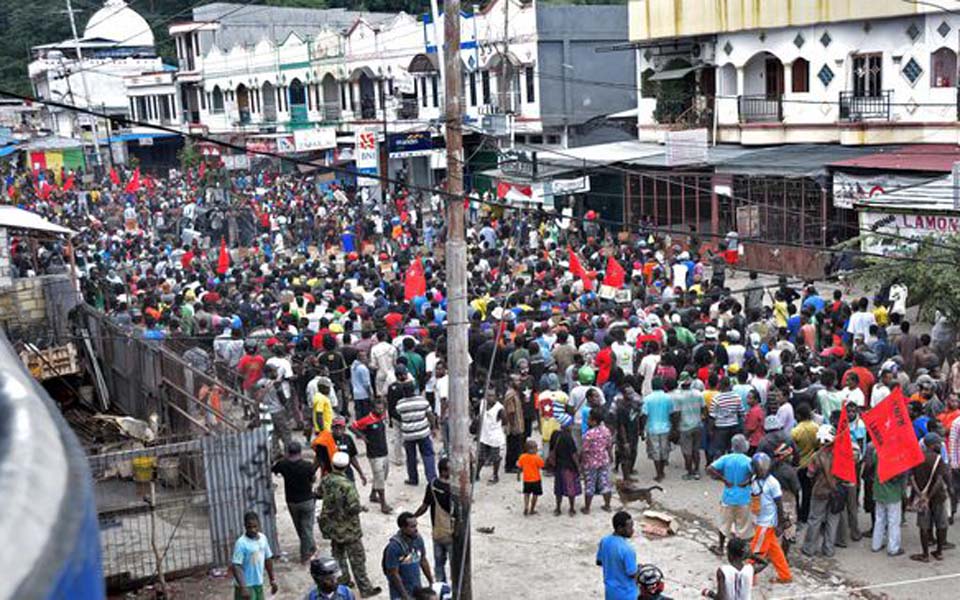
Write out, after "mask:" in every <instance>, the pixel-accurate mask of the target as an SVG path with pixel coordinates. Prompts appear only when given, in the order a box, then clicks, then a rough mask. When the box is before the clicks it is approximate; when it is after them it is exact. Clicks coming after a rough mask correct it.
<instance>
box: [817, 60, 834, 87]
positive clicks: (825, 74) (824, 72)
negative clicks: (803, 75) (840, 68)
mask: <svg viewBox="0 0 960 600" xmlns="http://www.w3.org/2000/svg"><path fill="white" fill-rule="evenodd" d="M817 79H819V80H820V83H822V84H823V87H830V82H831V81H833V69H831V68H830V65H823V67H821V68H820V71H818V72H817Z"/></svg>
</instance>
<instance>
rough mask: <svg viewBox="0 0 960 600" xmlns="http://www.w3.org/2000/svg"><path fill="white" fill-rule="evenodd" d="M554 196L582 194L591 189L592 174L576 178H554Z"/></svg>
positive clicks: (552, 185)
mask: <svg viewBox="0 0 960 600" xmlns="http://www.w3.org/2000/svg"><path fill="white" fill-rule="evenodd" d="M551 187H552V190H553V195H554V196H563V195H567V194H582V193H584V192H589V191H590V176H589V175H584V176H583V177H577V178H576V179H554V180H553V181H552V182H551Z"/></svg>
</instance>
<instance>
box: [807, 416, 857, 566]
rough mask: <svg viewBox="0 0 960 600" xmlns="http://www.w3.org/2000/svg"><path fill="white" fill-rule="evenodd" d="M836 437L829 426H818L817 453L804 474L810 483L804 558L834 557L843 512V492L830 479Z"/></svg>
mask: <svg viewBox="0 0 960 600" xmlns="http://www.w3.org/2000/svg"><path fill="white" fill-rule="evenodd" d="M835 435H836V433H835V432H834V429H833V426H832V425H827V424H824V425H821V426H820V427H819V428H818V429H817V441H818V442H819V444H820V449H819V450H817V451H816V453H815V454H814V455H813V458H812V459H811V460H810V464H809V465H808V466H807V473H808V476H809V477H810V479H811V481H812V486H811V492H810V493H811V502H810V515H809V516H808V518H807V531H806V533H805V535H804V539H803V548H802V550H801V551H802V552H803V554H804V555H805V556H810V557H813V556H816V555H817V554H818V553H822V554H823V555H824V556H826V557H827V558H830V557H832V556H833V548H834V544H835V543H836V539H837V529H838V528H839V527H840V514H841V513H842V512H843V511H844V510H845V509H846V498H845V496H844V497H841V496H843V495H844V494H845V492H846V488H844V487H843V486H842V485H840V482H839V481H838V480H837V478H836V477H834V475H833V439H834V436H835Z"/></svg>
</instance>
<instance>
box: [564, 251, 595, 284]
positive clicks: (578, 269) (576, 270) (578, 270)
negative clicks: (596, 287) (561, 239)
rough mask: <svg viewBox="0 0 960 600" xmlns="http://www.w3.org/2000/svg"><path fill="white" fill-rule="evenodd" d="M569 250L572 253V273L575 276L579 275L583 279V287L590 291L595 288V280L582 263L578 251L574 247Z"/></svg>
mask: <svg viewBox="0 0 960 600" xmlns="http://www.w3.org/2000/svg"><path fill="white" fill-rule="evenodd" d="M567 251H568V252H569V254H570V273H571V274H572V275H573V276H574V277H579V278H580V280H581V281H583V289H585V290H587V291H590V290H592V289H593V281H592V280H591V279H590V274H589V273H587V271H586V269H584V268H583V265H581V264H580V259H579V258H578V257H577V255H576V253H575V252H574V251H573V249H572V248H569V247H568V248H567Z"/></svg>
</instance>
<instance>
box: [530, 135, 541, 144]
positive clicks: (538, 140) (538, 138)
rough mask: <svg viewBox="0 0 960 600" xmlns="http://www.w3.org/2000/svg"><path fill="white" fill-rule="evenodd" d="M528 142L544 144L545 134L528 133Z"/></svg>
mask: <svg viewBox="0 0 960 600" xmlns="http://www.w3.org/2000/svg"><path fill="white" fill-rule="evenodd" d="M527 143H528V144H542V143H543V136H542V135H528V136H527Z"/></svg>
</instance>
